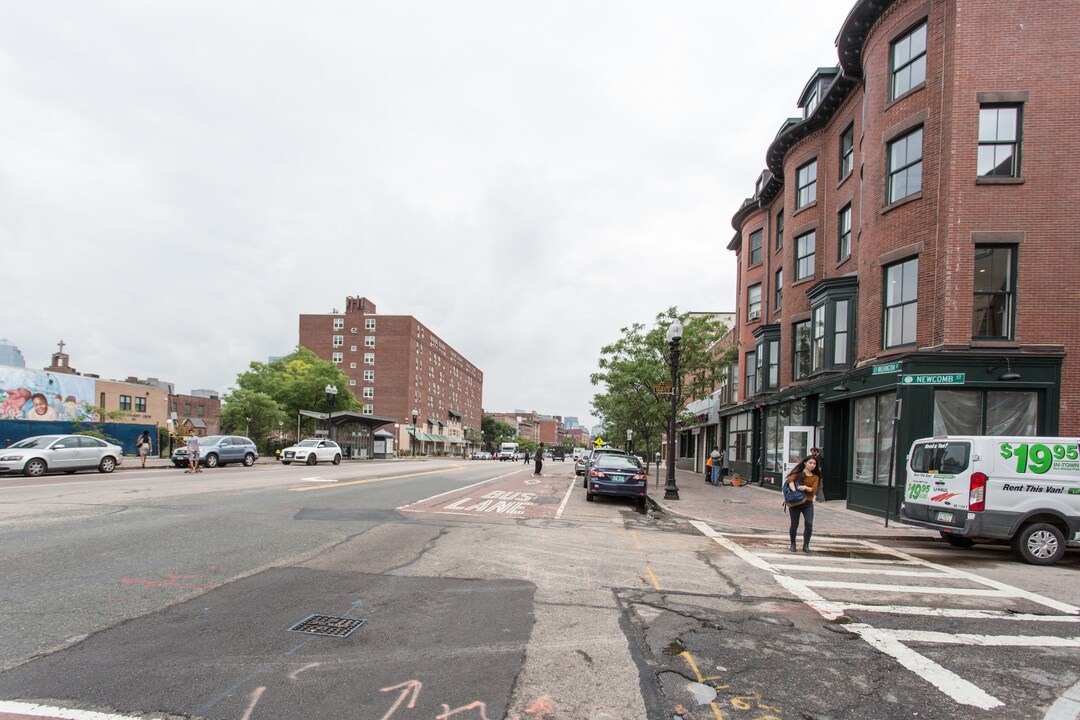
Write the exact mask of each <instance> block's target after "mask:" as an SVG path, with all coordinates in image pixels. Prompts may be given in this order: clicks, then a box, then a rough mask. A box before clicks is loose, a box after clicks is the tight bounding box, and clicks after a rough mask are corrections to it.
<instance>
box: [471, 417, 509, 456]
mask: <svg viewBox="0 0 1080 720" xmlns="http://www.w3.org/2000/svg"><path fill="white" fill-rule="evenodd" d="M480 432H481V433H482V434H483V436H484V445H485V446H486V447H487V448H488V449H489V450H492V451H494V450H497V449H498V447H499V445H501V444H502V443H504V442H513V441H514V437H515V436H516V435H517V430H516V429H514V426H513V425H511V424H510V423H505V422H503V421H502V420H496V419H495V418H493V417H492V416H490V415H485V416H484V417H482V418H481V419H480Z"/></svg>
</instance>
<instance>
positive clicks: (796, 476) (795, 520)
mask: <svg viewBox="0 0 1080 720" xmlns="http://www.w3.org/2000/svg"><path fill="white" fill-rule="evenodd" d="M784 482H785V483H787V485H788V487H789V488H791V489H793V490H798V491H801V492H803V493H805V497H804V498H803V499H802V500H800V501H797V502H788V503H785V505H786V507H787V511H788V514H789V515H790V516H791V525H790V526H789V527H788V535H789V536H790V538H791V552H796V550H795V537H796V536H797V535H798V532H799V518H802V521H803V541H802V551H803V552H804V553H808V552H810V536H811V535H812V534H813V532H814V495H815V494H816V493H817V490H818V485H820V484H821V476H820V475H819V474H818V467H817V459H816V458H812V457H808V458H806V459H805V460H803V461H802V462H801V463H799V464H798V465H796V466H795V469H793V470H792V471H791V472H790V473H788V476H787V477H786V478H784Z"/></svg>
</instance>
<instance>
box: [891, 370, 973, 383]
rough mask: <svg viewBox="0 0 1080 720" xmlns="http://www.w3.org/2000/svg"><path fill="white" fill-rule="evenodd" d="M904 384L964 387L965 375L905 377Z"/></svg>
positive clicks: (947, 374) (948, 374)
mask: <svg viewBox="0 0 1080 720" xmlns="http://www.w3.org/2000/svg"><path fill="white" fill-rule="evenodd" d="M902 382H903V384H904V385H963V384H964V373H945V374H943V375H929V374H927V375H904V377H903V379H902Z"/></svg>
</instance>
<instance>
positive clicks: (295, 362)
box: [221, 345, 360, 437]
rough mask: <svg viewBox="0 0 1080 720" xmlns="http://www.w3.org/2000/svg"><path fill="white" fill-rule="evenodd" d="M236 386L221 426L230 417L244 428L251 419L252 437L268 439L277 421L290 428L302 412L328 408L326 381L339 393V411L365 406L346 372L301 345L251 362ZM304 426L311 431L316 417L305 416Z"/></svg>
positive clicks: (228, 398) (231, 424)
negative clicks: (351, 386)
mask: <svg viewBox="0 0 1080 720" xmlns="http://www.w3.org/2000/svg"><path fill="white" fill-rule="evenodd" d="M236 385H237V387H236V388H235V389H231V390H230V392H229V393H228V394H226V395H225V396H224V397H223V398H222V401H223V406H222V409H221V418H222V427H225V426H226V420H228V423H229V427H230V428H231V429H232V430H234V431H236V432H240V430H241V429H244V428H246V427H247V424H248V423H247V419H248V418H251V433H252V436H253V437H268V436H269V435H270V434H271V432H272V430H274V429H276V428H277V427H278V422H285V424H286V425H289V426H291V425H292V419H293V418H296V417H297V416H298V415H299V412H300V410H311V411H314V412H326V386H327V385H333V386H334V387H335V388H337V391H338V394H337V400H336V402H335V404H334V410H335V411H337V410H342V411H354V412H355V411H359V410H360V401H359V400H357V399H356V396H355V395H353V393H352V390H351V389H350V388H349V378H348V377H347V376H346V375H345V373H343V372H342V371H341V369H340V368H339V367H338V366H337V365H335V364H334V363H332V362H328V361H326V360H323V359H321V358H320V357H318V356H317V355H316V354H315V353H313V352H312V351H311V350H308V349H307V348H306V347H304V346H302V345H300V346H297V348H296V350H294V351H293V352H291V353H289V354H288V355H286V356H285V357H282V358H278V359H277V360H272V361H270V362H266V363H262V362H252V363H251V366H250V369H249V370H247V371H246V372H242V373H240V374H239V375H237V376H236ZM268 403H269V404H268ZM230 405H233V406H234V407H231V408H230ZM269 405H273V408H274V410H271V409H270V407H269ZM303 425H304V426H306V428H305V429H306V430H310V429H312V428H314V427H315V421H314V420H313V419H311V418H303Z"/></svg>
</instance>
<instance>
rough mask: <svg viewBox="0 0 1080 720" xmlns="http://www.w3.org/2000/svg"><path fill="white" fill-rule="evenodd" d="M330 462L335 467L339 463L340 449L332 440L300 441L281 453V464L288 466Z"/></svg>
mask: <svg viewBox="0 0 1080 720" xmlns="http://www.w3.org/2000/svg"><path fill="white" fill-rule="evenodd" d="M328 460H329V461H330V462H332V463H334V464H335V465H338V464H340V463H341V448H340V447H338V444H337V443H336V442H334V441H333V440H319V439H318V438H316V439H313V440H301V441H300V442H298V443H297V444H295V445H293V446H292V447H287V448H285V449H284V450H282V451H281V464H282V465H288V464H290V463H293V462H302V463H306V464H308V465H315V464H316V463H319V462H326V461H328Z"/></svg>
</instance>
